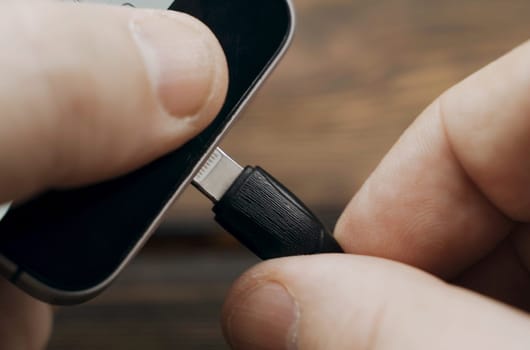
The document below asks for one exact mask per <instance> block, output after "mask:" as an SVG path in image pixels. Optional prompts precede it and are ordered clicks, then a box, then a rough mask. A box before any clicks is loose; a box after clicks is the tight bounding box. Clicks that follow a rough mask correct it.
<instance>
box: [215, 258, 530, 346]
mask: <svg viewBox="0 0 530 350" xmlns="http://www.w3.org/2000/svg"><path fill="white" fill-rule="evenodd" d="M223 322H224V329H225V334H226V336H227V338H228V340H229V342H230V344H231V345H232V347H233V348H234V349H238V350H239V349H253V350H257V349H262V350H265V349H276V350H281V349H315V350H318V349H359V350H362V349H367V350H368V349H370V350H386V349H409V350H415V349H418V350H423V349H526V348H527V347H528V343H529V341H530V332H529V330H530V318H529V317H528V316H527V315H525V314H523V313H521V312H519V311H517V310H515V309H511V308H510V307H508V306H504V305H502V304H499V303H497V302H494V301H491V300H489V299H486V298H484V297H481V296H478V295H475V294H472V293H471V292H468V291H466V290H464V289H460V288H456V287H452V286H450V285H448V284H445V283H444V282H442V281H440V280H438V279H436V278H434V277H431V276H429V275H427V274H425V273H423V272H420V271H419V270H415V269H413V268H410V267H407V266H405V265H401V264H399V263H395V262H390V261H387V260H382V259H377V258H369V257H360V256H348V255H330V256H316V257H315V256H314V257H299V258H290V259H283V260H278V261H271V262H269V263H266V264H263V265H260V266H258V267H257V268H255V269H253V270H251V271H250V272H248V273H247V274H245V275H244V276H243V277H242V278H241V279H240V280H239V281H238V282H237V283H236V285H235V287H234V288H233V289H232V291H231V292H230V294H229V296H228V299H227V302H226V304H225V307H224V310H223Z"/></svg>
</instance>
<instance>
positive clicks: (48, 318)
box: [0, 279, 52, 350]
mask: <svg viewBox="0 0 530 350" xmlns="http://www.w3.org/2000/svg"><path fill="white" fill-rule="evenodd" d="M51 327H52V311H51V308H50V306H49V305H46V304H44V303H42V302H40V301H37V300H35V299H33V298H32V297H30V296H29V295H27V294H25V293H23V292H22V291H20V290H19V289H17V288H16V287H14V286H13V285H12V284H10V283H9V282H7V281H6V280H4V279H0V348H1V349H12V350H38V349H44V348H45V346H46V343H47V341H48V338H49V336H50V333H51Z"/></svg>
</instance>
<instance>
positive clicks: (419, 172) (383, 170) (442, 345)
mask: <svg viewBox="0 0 530 350" xmlns="http://www.w3.org/2000/svg"><path fill="white" fill-rule="evenodd" d="M26 4H27V3H24V4H20V3H19V2H16V1H4V2H3V3H2V4H1V5H0V10H2V11H0V16H1V17H2V18H1V19H2V20H1V21H0V26H3V28H2V29H3V30H1V31H0V33H2V35H0V46H2V52H4V53H6V52H7V53H9V55H1V56H0V69H1V70H3V71H2V77H3V78H2V81H1V82H0V105H2V111H1V113H0V164H2V172H0V201H7V200H12V199H16V200H23V199H26V198H28V197H30V196H32V195H34V194H36V193H38V192H41V191H43V190H46V189H50V188H57V187H61V188H63V187H70V186H77V185H83V184H86V183H92V182H97V181H101V180H104V179H108V178H110V177H113V176H116V175H119V174H123V173H126V172H127V171H130V170H132V169H134V168H136V167H138V166H141V165H142V164H145V163H146V162H148V161H149V160H151V159H153V158H156V157H157V156H159V155H161V154H163V153H165V152H167V151H169V150H171V149H174V148H176V147H178V146H179V145H181V144H182V143H183V142H185V141H186V140H187V139H189V138H190V137H192V135H194V134H196V133H197V132H198V131H199V130H201V128H203V127H204V126H205V125H206V124H207V123H208V121H210V120H211V118H212V117H213V116H214V115H215V114H216V112H217V110H218V108H219V107H220V105H221V103H222V100H223V98H224V95H225V93H226V65H225V62H224V58H223V57H222V53H221V50H220V48H219V47H218V44H217V43H216V41H215V39H214V38H213V37H212V36H211V33H209V32H208V30H207V29H206V28H204V27H203V26H202V25H200V24H199V23H197V22H196V21H194V20H192V19H190V18H188V17H185V16H179V15H175V16H174V17H172V18H170V19H167V18H165V19H161V18H157V19H156V21H155V22H156V23H161V24H160V27H159V29H156V28H154V29H153V27H150V29H149V30H146V29H145V28H144V27H142V24H141V23H143V21H148V19H145V18H146V16H147V17H148V16H152V15H153V14H152V13H150V12H149V14H148V13H147V12H145V11H133V10H131V9H114V8H106V7H100V6H84V7H83V8H82V9H81V8H80V7H76V6H73V5H67V4H53V3H51V2H47V1H35V3H34V4H32V6H31V7H30V6H29V5H26ZM137 25H139V26H140V27H141V28H140V30H139V31H138V30H137V31H132V29H131V28H132V27H133V28H136V27H135V26H137ZM155 27H156V25H155ZM41 28H46V29H47V30H46V31H43V30H41ZM102 28H103V29H106V30H102ZM168 28H171V30H170V31H169V32H168ZM157 30H158V32H157ZM11 33H16V35H10V34H11ZM167 33H171V35H173V36H174V35H182V42H184V43H186V45H187V46H186V45H184V47H185V49H183V50H171V53H167V52H166V53H164V55H169V54H175V55H177V56H176V57H167V56H163V59H161V58H160V57H159V56H157V55H154V56H153V54H152V51H151V49H152V45H156V44H153V42H152V41H153V40H158V39H160V38H163V36H164V35H167ZM182 33H184V34H182ZM58 38H60V40H58ZM153 38H154V39H153ZM188 39H189V40H188ZM193 43H202V44H200V45H199V44H197V45H198V46H197V47H196V46H195V44H193ZM190 47H194V49H193V50H190ZM197 50H198V51H201V50H202V51H201V52H202V54H200V55H199V54H196V52H195V51H197ZM204 50H206V51H204ZM192 52H195V54H192ZM204 52H208V53H209V54H206V55H204ZM201 59H204V62H203V61H201ZM529 59H530V44H524V45H522V46H521V47H519V48H517V49H516V50H514V51H513V52H511V53H509V54H508V55H507V56H505V57H503V58H501V59H500V60H498V61H496V62H494V63H493V64H491V65H490V66H488V67H486V68H484V69H483V70H481V71H480V72H478V73H476V74H475V75H473V76H471V77H470V78H468V79H466V80H465V81H463V82H462V83H460V84H458V85H457V86H455V87H454V88H452V89H451V90H449V91H447V92H446V93H444V94H443V95H442V96H441V97H440V98H439V99H437V100H436V101H435V102H434V103H433V104H432V105H431V106H429V107H428V108H427V109H426V110H425V111H424V112H423V113H422V114H421V116H420V117H419V118H418V119H417V120H416V122H415V123H414V124H413V125H412V126H411V127H410V128H409V129H408V130H407V131H406V132H405V134H404V135H403V136H402V138H401V139H400V140H399V141H398V143H397V144H396V145H395V146H394V147H393V149H392V150H391V151H390V152H389V154H388V155H387V156H386V157H385V159H384V160H383V161H382V162H381V164H380V166H379V167H378V168H377V170H376V171H375V172H374V173H373V174H372V176H371V177H370V178H369V179H368V180H367V182H366V184H365V185H364V186H363V188H362V189H361V190H360V192H359V193H358V194H357V195H356V196H355V197H354V199H353V200H352V202H351V203H350V205H349V206H348V207H347V208H346V210H345V211H344V214H343V216H342V218H341V220H340V222H339V223H338V225H337V228H336V231H335V232H336V236H337V238H338V240H339V241H340V242H341V244H342V245H343V247H344V248H345V250H346V251H347V252H348V253H351V254H344V255H327V256H326V255H323V256H313V257H296V258H287V259H279V260H276V261H270V262H267V263H264V264H261V265H259V266H257V267H255V268H254V269H252V270H251V271H249V272H247V273H246V274H245V275H244V276H242V277H241V278H240V279H239V280H238V281H237V282H236V284H235V285H234V287H233V289H232V290H231V292H230V293H229V295H228V298H227V301H226V304H225V307H224V311H223V326H224V330H225V334H226V336H227V339H228V341H229V343H230V344H231V345H232V347H233V348H235V349H253V350H255V349H295V348H299V349H382V350H385V349H412V350H414V349H447V348H450V349H470V348H471V349H475V348H476V349H499V348H503V349H504V348H509V349H526V348H527V347H528V344H529V343H530V332H529V331H530V318H529V316H528V311H529V309H530V306H529V303H530V302H529V297H528V296H529V295H530V294H529V292H530V278H529V276H530V275H529V273H528V271H529V269H528V268H529V266H530V238H529V226H528V224H527V223H528V221H529V220H530V205H529V204H530V203H529V202H530V188H529V187H528V185H527V184H528V180H529V179H530V165H529V164H528V161H527V158H528V157H527V155H528V149H529V147H528V146H530V145H529V143H530V137H528V136H530V117H529V115H530V102H529V100H528V98H527V95H528V91H530V89H529V88H530V83H529V82H530V71H529V69H528V68H527V67H528V64H527V62H528V61H529ZM159 61H162V62H166V63H167V62H178V63H179V65H181V66H178V67H172V70H170V71H169V72H166V73H164V74H163V75H161V74H160V72H159V71H158V70H157V69H158V68H160V66H159V65H157V63H156V62H159ZM191 61H193V62H199V63H200V62H203V63H202V64H203V66H202V67H199V68H200V69H198V68H197V67H195V68H193V67H192V68H190V67H191V66H188V65H189V64H190V62H191ZM153 62H155V63H153ZM179 67H182V69H181V70H180V71H179ZM184 67H185V68H186V70H184ZM190 69H197V74H196V75H194V74H191V75H186V74H183V72H189V71H190ZM204 72H206V73H207V74H205V73H204ZM161 77H163V78H164V80H163V81H161V80H160V79H161ZM166 78H167V79H166ZM168 79H169V80H168ZM117 82H119V83H117ZM190 91H191V92H192V95H189V96H187V95H186V94H189V93H190ZM167 96H179V98H175V99H173V100H171V101H169V102H168V100H167ZM123 101H127V102H128V103H123ZM175 101H177V102H175ZM95 140H96V141H97V142H95ZM22 153H23V154H24V157H20V154H22ZM0 309H1V310H2V312H1V313H0V348H3V349H4V348H5V349H39V348H43V347H44V346H45V343H46V340H47V338H48V336H49V333H50V329H51V312H50V309H49V307H48V306H46V305H44V304H42V303H40V302H38V301H36V300H34V299H32V298H31V297H29V296H27V295H25V294H23V293H22V292H20V291H18V290H17V289H15V288H14V287H12V286H11V285H10V284H9V283H7V282H5V281H2V282H1V283H0Z"/></svg>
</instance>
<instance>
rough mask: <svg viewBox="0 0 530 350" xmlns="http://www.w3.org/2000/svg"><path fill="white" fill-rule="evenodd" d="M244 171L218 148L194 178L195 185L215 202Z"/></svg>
mask: <svg viewBox="0 0 530 350" xmlns="http://www.w3.org/2000/svg"><path fill="white" fill-rule="evenodd" d="M242 171H243V168H242V167H241V166H240V165H239V164H237V163H236V162H235V161H234V160H233V159H232V158H230V157H229V156H228V155H227V154H226V153H225V152H223V150H221V149H220V148H216V149H215V151H213V153H212V155H211V156H210V158H209V159H208V161H206V164H204V166H203V167H202V169H201V170H200V171H199V172H198V173H197V175H196V176H195V178H194V179H193V185H194V186H195V187H197V188H198V189H199V190H200V191H201V192H202V193H204V194H205V195H206V196H207V197H208V198H210V199H211V200H212V201H213V202H218V201H219V200H220V199H221V198H222V197H223V195H224V194H225V193H226V191H227V190H228V189H229V188H230V186H232V184H233V183H234V181H235V180H236V179H237V178H238V177H239V175H240V174H241V172H242Z"/></svg>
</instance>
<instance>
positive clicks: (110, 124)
mask: <svg viewBox="0 0 530 350" xmlns="http://www.w3.org/2000/svg"><path fill="white" fill-rule="evenodd" d="M0 50H1V51H2V55H0V75H1V76H2V79H1V81H0V106H1V111H0V167H1V169H2V171H1V172H0V202H2V200H8V199H16V198H20V197H22V196H26V195H28V194H31V193H35V192H36V191H40V190H42V189H44V188H49V187H63V186H72V185H80V184H85V183H88V182H94V181H98V180H102V179H106V178H109V177H113V176H116V175H119V174H122V173H124V172H127V171H129V170H131V169H133V168H136V167H138V166H140V165H142V164H145V163H146V162H148V161H150V160H152V159H154V158H156V157H158V156H161V155H162V154H163V153H165V152H168V151H170V150H172V149H174V148H176V147H178V146H179V145H182V144H183V143H184V142H186V141H187V140H189V139H190V138H191V137H192V136H194V135H196V134H197V133H198V132H199V131H201V130H202V129H203V128H204V127H205V126H206V125H207V124H208V123H209V122H210V121H211V120H212V118H213V117H214V116H215V115H216V114H217V112H218V110H219V108H220V107H221V105H222V102H223V99H224V97H225V94H226V89H227V68H226V62H225V58H224V55H223V52H222V49H221V47H220V45H219V43H218V42H217V40H216V38H215V37H214V35H213V34H212V33H211V32H210V31H209V30H208V29H207V28H206V27H205V26H204V25H202V24H201V23H199V22H198V21H197V20H194V19H192V18H191V17H189V16H187V15H184V14H181V13H176V12H166V11H156V10H139V9H132V8H125V7H111V6H102V5H79V4H70V3H58V2H32V3H31V4H29V3H27V2H22V1H10V2H3V3H2V4H1V5H0Z"/></svg>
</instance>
